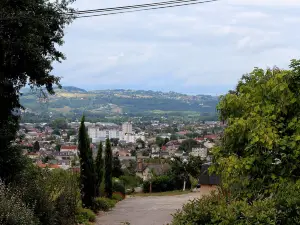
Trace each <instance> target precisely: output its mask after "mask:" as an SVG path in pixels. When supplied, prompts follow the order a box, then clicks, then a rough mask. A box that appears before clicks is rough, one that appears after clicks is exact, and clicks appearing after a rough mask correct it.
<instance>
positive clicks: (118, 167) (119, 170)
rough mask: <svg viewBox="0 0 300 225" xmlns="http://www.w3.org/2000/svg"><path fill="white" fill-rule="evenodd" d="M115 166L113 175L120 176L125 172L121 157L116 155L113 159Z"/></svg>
mask: <svg viewBox="0 0 300 225" xmlns="http://www.w3.org/2000/svg"><path fill="white" fill-rule="evenodd" d="M112 164H113V167H112V176H113V177H120V176H122V175H123V174H124V172H123V170H122V165H121V162H120V160H119V157H117V156H115V157H113V161H112Z"/></svg>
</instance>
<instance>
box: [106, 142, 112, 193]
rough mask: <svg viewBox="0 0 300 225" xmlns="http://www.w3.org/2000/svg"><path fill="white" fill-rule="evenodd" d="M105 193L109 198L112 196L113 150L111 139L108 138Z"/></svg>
mask: <svg viewBox="0 0 300 225" xmlns="http://www.w3.org/2000/svg"><path fill="white" fill-rule="evenodd" d="M104 164H105V175H104V179H105V180H104V182H105V194H106V196H107V197H108V198H111V197H112V150H111V144H110V141H109V139H106V143H105V159H104Z"/></svg>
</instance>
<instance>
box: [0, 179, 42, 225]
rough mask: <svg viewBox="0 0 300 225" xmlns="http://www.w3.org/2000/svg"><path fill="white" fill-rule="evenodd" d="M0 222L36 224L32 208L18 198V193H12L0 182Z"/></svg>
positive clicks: (25, 224)
mask: <svg viewBox="0 0 300 225" xmlns="http://www.w3.org/2000/svg"><path fill="white" fill-rule="evenodd" d="M0 224H9V225H38V224H39V221H38V219H37V218H36V217H35V216H34V212H33V210H31V209H30V208H28V207H27V206H26V205H25V203H24V202H22V201H21V199H20V194H19V193H16V192H15V193H13V192H12V190H10V189H9V188H6V187H5V186H4V184H2V183H0Z"/></svg>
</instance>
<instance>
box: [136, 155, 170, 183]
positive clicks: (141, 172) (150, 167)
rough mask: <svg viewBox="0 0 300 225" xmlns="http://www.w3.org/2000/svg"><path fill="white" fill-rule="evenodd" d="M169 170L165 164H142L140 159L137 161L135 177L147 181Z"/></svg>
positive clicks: (168, 166)
mask: <svg viewBox="0 0 300 225" xmlns="http://www.w3.org/2000/svg"><path fill="white" fill-rule="evenodd" d="M169 169H170V165H169V164H167V163H164V164H157V163H144V162H143V161H142V160H141V159H139V160H138V163H137V169H136V175H137V176H138V177H140V178H142V179H143V181H147V180H149V179H151V178H152V176H153V175H154V174H155V175H162V174H164V173H166V172H167V171H168V170H169Z"/></svg>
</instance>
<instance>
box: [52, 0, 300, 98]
mask: <svg viewBox="0 0 300 225" xmlns="http://www.w3.org/2000/svg"><path fill="white" fill-rule="evenodd" d="M156 1H157V0H156ZM149 2H155V1H151V0H135V1H134V0H122V1H121V0H119V1H117V0H101V1H99V0H77V1H76V3H75V4H74V7H75V8H76V9H78V10H86V9H94V8H103V7H114V6H124V5H130V4H143V3H149ZM299 10H300V0H220V1H219V2H215V3H208V4H199V5H192V6H184V7H178V8H169V9H159V10H152V11H142V12H136V13H129V14H120V15H112V16H104V17H93V18H84V19H78V20H75V21H74V22H73V23H72V24H71V25H70V26H69V27H68V28H67V29H66V36H65V45H64V46H63V47H62V51H63V52H64V53H65V54H66V56H67V60H66V61H64V62H63V63H62V64H55V70H54V72H55V74H56V75H58V76H61V77H63V78H62V84H63V85H73V86H77V87H81V88H85V89H87V90H95V89H115V88H118V89H120V88H122V89H143V90H161V91H177V92H183V93H190V94H223V93H226V92H227V91H228V90H229V89H232V88H234V86H235V85H236V83H237V81H238V79H239V78H240V77H241V76H242V75H243V74H244V73H247V72H250V71H251V70H252V69H253V68H254V67H256V66H258V67H263V68H266V67H267V66H273V65H277V66H279V67H281V68H286V67H288V65H289V61H290V59H292V58H300V30H299V25H300V14H299Z"/></svg>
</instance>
